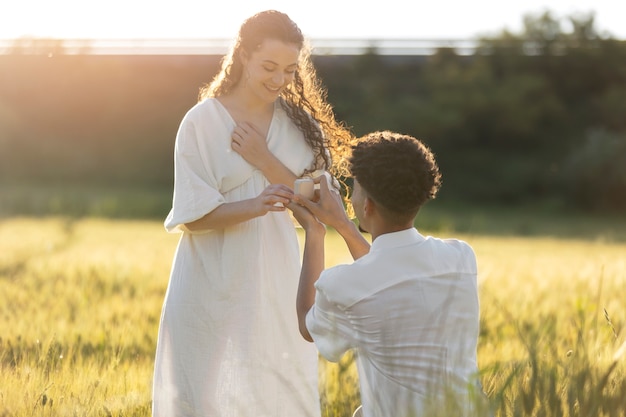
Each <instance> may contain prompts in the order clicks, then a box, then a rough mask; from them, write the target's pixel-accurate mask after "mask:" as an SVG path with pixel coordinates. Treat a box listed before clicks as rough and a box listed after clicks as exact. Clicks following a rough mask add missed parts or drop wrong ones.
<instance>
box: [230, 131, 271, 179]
mask: <svg viewBox="0 0 626 417" xmlns="http://www.w3.org/2000/svg"><path fill="white" fill-rule="evenodd" d="M231 139H232V142H231V147H232V148H233V150H234V151H235V152H237V153H238V154H239V155H241V156H242V158H243V159H245V160H246V161H247V162H248V163H249V164H251V165H253V166H254V167H256V168H258V169H263V166H264V164H265V163H266V162H267V161H269V160H270V157H271V156H272V155H271V152H270V150H269V148H268V147H267V141H266V139H265V136H263V135H262V134H261V132H260V131H259V130H258V129H257V128H256V126H254V125H253V124H251V123H248V122H244V123H239V124H238V125H237V126H236V127H235V129H234V130H233V134H232V136H231Z"/></svg>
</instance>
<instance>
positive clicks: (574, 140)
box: [0, 12, 626, 212]
mask: <svg viewBox="0 0 626 417" xmlns="http://www.w3.org/2000/svg"><path fill="white" fill-rule="evenodd" d="M564 23H567V24H568V25H569V27H570V28H571V29H570V30H569V31H565V30H564V29H563V27H564ZM38 45H39V46H38V53H35V54H32V53H24V52H25V51H26V49H25V48H14V50H13V53H11V54H6V55H2V56H0V183H12V182H13V183H33V182H36V183H48V182H55V183H65V182H71V183H76V182H81V183H93V184H104V185H108V186H128V185H132V186H144V185H145V186H156V187H163V188H171V185H172V179H173V178H172V175H173V163H172V152H173V142H174V137H175V134H176V130H177V127H178V124H179V122H180V120H181V118H182V116H183V115H184V113H185V112H186V110H187V109H188V108H189V107H191V106H192V105H193V104H194V103H195V102H196V101H197V97H198V91H199V88H200V87H201V86H202V85H203V84H204V83H206V82H208V81H210V79H211V78H212V76H213V74H215V73H216V72H217V70H218V66H219V61H220V58H221V57H219V56H140V55H136V56H104V55H89V54H79V55H67V54H63V53H62V51H63V50H62V45H59V44H58V43H55V44H54V45H53V46H54V48H55V49H54V53H45V48H43V49H42V47H41V43H39V44H38ZM18 46H19V45H18ZM42 51H43V53H42ZM314 63H315V66H316V68H317V70H318V73H319V74H320V76H321V78H322V79H323V81H324V84H325V86H326V87H327V90H328V96H329V101H330V102H331V103H332V104H333V106H334V108H335V111H336V113H337V117H338V118H339V119H341V120H344V121H345V123H346V124H347V125H348V126H350V127H351V128H352V129H353V131H354V132H355V134H356V135H358V136H360V135H363V134H365V133H367V132H369V131H372V130H382V129H389V130H396V131H400V132H403V133H407V134H411V135H414V136H416V137H418V138H421V139H422V140H424V141H425V142H426V143H427V144H428V145H429V146H430V147H431V148H432V149H433V150H434V152H435V153H436V155H437V158H438V160H439V163H440V165H441V169H442V171H443V176H444V177H443V179H444V184H443V187H442V190H441V194H440V198H442V199H449V200H455V201H459V202H464V201H466V202H472V203H489V204H526V203H546V204H550V205H556V206H558V207H572V208H577V209H583V210H596V211H616V212H623V211H624V209H626V43H625V42H624V41H620V40H616V39H613V38H612V37H610V36H607V35H604V34H601V33H600V32H599V31H598V30H597V29H596V27H595V23H594V19H593V15H588V16H582V17H581V16H578V17H569V18H568V20H567V21H566V22H563V21H561V20H558V19H555V18H554V17H553V16H552V15H551V14H550V13H549V12H546V13H544V14H541V15H536V16H527V17H526V18H525V20H524V30H523V32H522V33H519V34H513V33H510V32H506V31H504V32H502V33H500V34H498V35H496V36H491V37H485V38H481V39H480V40H479V42H478V46H477V48H476V50H475V51H474V52H473V53H472V54H471V55H460V54H458V53H457V51H456V50H454V49H450V48H440V49H438V50H437V51H436V52H435V53H434V54H432V55H428V56H388V55H382V54H380V53H378V51H376V50H370V51H368V53H365V54H362V55H356V56H321V55H320V56H314Z"/></svg>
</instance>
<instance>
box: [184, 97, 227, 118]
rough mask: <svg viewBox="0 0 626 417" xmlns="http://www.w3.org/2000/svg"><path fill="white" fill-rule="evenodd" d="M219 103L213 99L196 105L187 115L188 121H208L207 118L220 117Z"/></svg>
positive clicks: (207, 99) (201, 101) (206, 99)
mask: <svg viewBox="0 0 626 417" xmlns="http://www.w3.org/2000/svg"><path fill="white" fill-rule="evenodd" d="M218 106H219V102H218V101H217V99H215V98H213V97H209V98H205V99H202V100H200V101H198V102H197V103H196V104H194V105H193V106H192V107H191V108H190V109H189V110H187V113H186V114H185V117H184V120H186V121H199V120H207V117H211V116H213V117H219V116H220V113H219V108H218Z"/></svg>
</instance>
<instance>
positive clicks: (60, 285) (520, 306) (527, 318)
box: [0, 204, 626, 417]
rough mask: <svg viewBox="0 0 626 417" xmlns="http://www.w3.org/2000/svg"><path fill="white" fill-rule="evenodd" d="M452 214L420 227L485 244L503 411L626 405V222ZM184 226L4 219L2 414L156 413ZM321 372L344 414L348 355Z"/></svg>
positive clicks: (594, 412) (486, 356)
mask: <svg viewBox="0 0 626 417" xmlns="http://www.w3.org/2000/svg"><path fill="white" fill-rule="evenodd" d="M435 209H436V210H435ZM454 213H455V210H454V208H447V209H444V208H443V207H438V206H436V205H435V204H432V206H430V207H429V211H424V212H423V213H422V214H421V215H420V220H421V221H422V222H423V224H424V226H423V227H422V226H420V229H421V231H422V232H424V233H426V234H435V235H438V236H442V237H450V236H455V237H459V238H462V239H464V240H467V241H468V242H469V243H470V244H471V245H472V246H473V247H474V249H475V250H476V253H477V256H478V262H479V271H480V277H479V284H480V287H479V290H480V296H481V315H482V318H481V337H480V345H479V350H478V359H479V367H480V369H481V379H482V382H483V385H484V388H485V390H486V392H487V394H488V396H489V398H490V401H491V403H492V405H493V407H494V409H495V413H496V416H498V417H500V416H502V417H504V416H511V417H512V416H550V417H552V416H553V417H557V416H558V417H561V416H625V415H626V365H625V360H626V355H625V354H624V350H626V347H625V345H624V340H625V339H624V333H623V326H624V323H626V310H625V309H624V288H625V287H626V241H625V240H624V238H623V237H624V236H625V234H624V231H625V230H626V226H625V224H624V222H620V221H616V220H615V219H605V218H591V217H590V218H584V216H580V217H578V216H579V215H572V217H568V216H561V217H542V216H535V217H532V216H530V215H528V214H527V217H520V216H523V213H508V212H506V211H495V210H494V211H493V212H490V213H487V214H485V212H480V211H478V210H476V211H473V210H467V211H463V212H462V213H459V212H458V211H457V214H454ZM507 218H508V222H507ZM507 224H508V225H509V227H510V228H512V229H513V230H511V231H507V230H506V227H505V226H506V225H507ZM516 224H519V225H524V224H526V225H529V226H528V227H526V229H525V230H526V233H524V234H520V233H516V232H515V230H516V229H517V227H518V226H516ZM498 225H502V226H501V227H502V228H503V229H504V231H503V230H502V229H500V226H498ZM518 232H519V231H518ZM587 233H588V234H587ZM177 239H178V236H177V235H170V234H167V233H165V231H164V230H163V227H162V222H161V221H141V220H122V219H116V220H111V219H100V218H92V217H85V218H68V217H44V218H32V217H10V218H5V219H4V220H0V246H1V250H0V329H2V333H1V334H0V416H2V417H4V416H15V417H25V416H66V415H67V416H74V415H76V416H130V417H144V416H149V415H150V389H151V388H150V387H151V379H152V366H153V356H154V349H155V341H156V333H157V328H158V318H159V315H160V311H161V304H162V302H163V296H164V292H165V288H166V285H167V279H168V274H169V269H170V262H171V259H172V256H173V253H174V250H175V246H176V243H177ZM327 244H328V249H327V253H328V254H327V263H328V264H329V265H332V264H335V263H340V262H349V259H350V257H349V254H348V252H347V250H346V249H345V247H344V245H343V243H342V242H341V241H340V240H339V239H338V238H337V236H336V235H335V234H334V233H332V231H330V232H329V233H328V235H327ZM320 372H321V376H322V378H321V386H320V388H321V393H322V399H323V410H324V413H323V415H324V416H329V417H343V416H349V415H350V413H351V411H352V410H353V409H354V408H355V407H356V405H357V404H358V402H359V398H358V385H357V383H358V382H357V377H356V372H355V366H354V363H353V361H352V358H351V357H350V356H349V355H347V356H346V357H345V358H344V360H343V361H342V362H341V363H340V364H327V363H326V362H324V361H320Z"/></svg>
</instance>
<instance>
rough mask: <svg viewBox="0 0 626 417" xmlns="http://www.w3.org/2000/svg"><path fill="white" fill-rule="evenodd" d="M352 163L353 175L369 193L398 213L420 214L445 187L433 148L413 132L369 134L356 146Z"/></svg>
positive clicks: (350, 167)
mask: <svg viewBox="0 0 626 417" xmlns="http://www.w3.org/2000/svg"><path fill="white" fill-rule="evenodd" d="M348 162H349V169H350V172H351V174H352V176H353V177H354V178H355V179H356V180H357V181H358V182H359V184H360V185H361V187H362V188H363V189H364V190H365V191H366V192H367V194H368V195H369V196H370V197H371V198H372V199H373V200H374V201H375V202H376V203H377V204H380V205H381V206H383V207H384V208H386V209H387V210H388V211H390V212H391V213H394V214H411V213H412V214H413V215H415V214H417V212H418V211H419V209H420V207H422V205H423V204H424V203H426V202H427V201H428V200H431V199H433V198H435V196H436V194H437V191H438V190H439V187H440V186H441V174H440V172H439V167H438V166H437V163H436V161H435V157H434V155H433V153H432V151H431V150H430V149H429V148H428V147H427V146H426V145H424V144H423V143H422V142H421V141H420V140H418V139H416V138H414V137H412V136H409V135H404V134H400V133H395V132H390V131H378V132H373V133H370V134H367V135H365V136H363V137H362V138H360V139H359V140H358V142H357V144H356V145H353V146H352V154H351V156H350V159H349V161H348Z"/></svg>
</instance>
